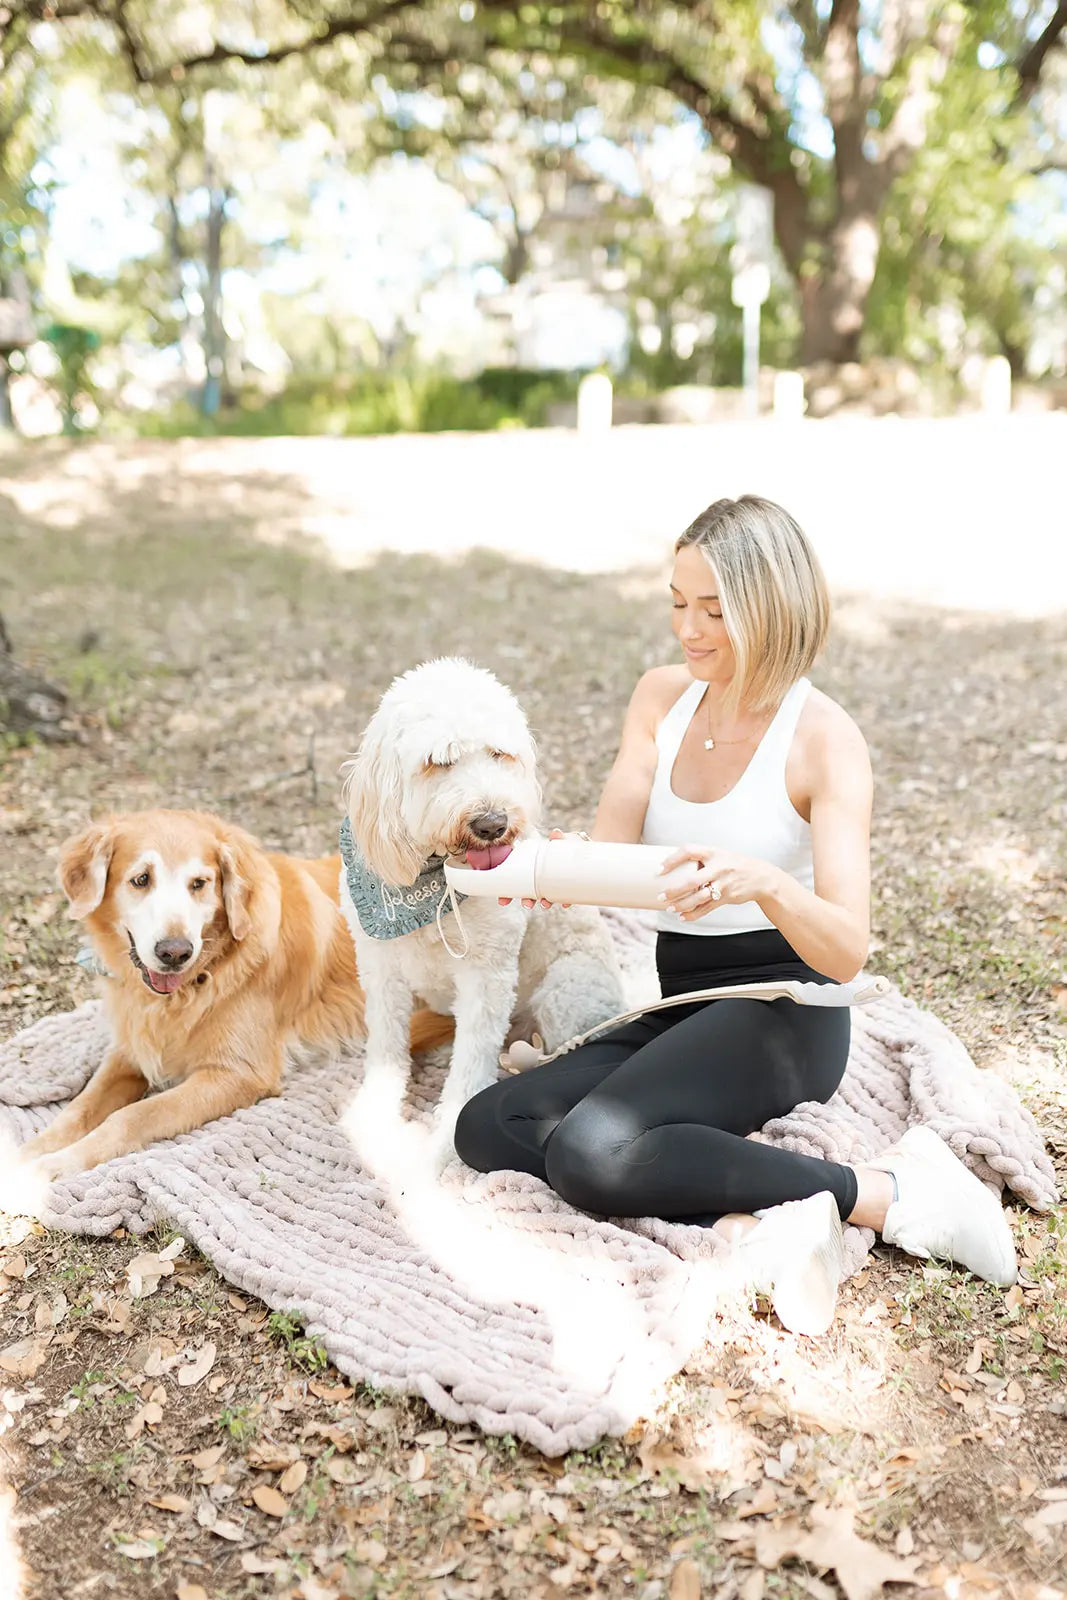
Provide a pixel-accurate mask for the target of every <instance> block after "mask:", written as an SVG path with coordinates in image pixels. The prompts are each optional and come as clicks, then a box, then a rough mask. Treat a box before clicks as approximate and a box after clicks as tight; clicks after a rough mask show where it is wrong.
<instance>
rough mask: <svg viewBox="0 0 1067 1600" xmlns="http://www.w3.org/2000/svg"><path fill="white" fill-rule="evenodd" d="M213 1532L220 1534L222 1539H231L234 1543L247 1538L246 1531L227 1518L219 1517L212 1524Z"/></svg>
mask: <svg viewBox="0 0 1067 1600" xmlns="http://www.w3.org/2000/svg"><path fill="white" fill-rule="evenodd" d="M211 1532H212V1533H215V1534H218V1536H219V1538H220V1539H230V1540H233V1541H237V1540H238V1539H243V1538H244V1536H245V1531H244V1529H243V1528H239V1527H238V1525H237V1523H236V1522H230V1521H228V1520H227V1519H226V1518H225V1517H219V1518H218V1519H217V1520H216V1521H215V1522H213V1523H212V1524H211Z"/></svg>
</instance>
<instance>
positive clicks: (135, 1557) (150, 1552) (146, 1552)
mask: <svg viewBox="0 0 1067 1600" xmlns="http://www.w3.org/2000/svg"><path fill="white" fill-rule="evenodd" d="M160 1548H161V1546H160V1543H159V1541H158V1540H156V1539H127V1538H123V1537H122V1536H121V1535H120V1534H116V1535H115V1549H116V1550H117V1551H118V1552H119V1554H120V1555H123V1556H126V1557H128V1558H129V1560H130V1561H150V1560H151V1559H152V1557H153V1556H158V1554H159V1552H160Z"/></svg>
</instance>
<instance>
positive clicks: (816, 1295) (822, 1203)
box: [735, 1189, 845, 1339]
mask: <svg viewBox="0 0 1067 1600" xmlns="http://www.w3.org/2000/svg"><path fill="white" fill-rule="evenodd" d="M759 1217H760V1221H759V1222H758V1223H757V1225H756V1227H754V1228H752V1229H751V1230H750V1231H749V1232H748V1233H747V1234H745V1236H744V1238H743V1239H741V1240H740V1242H739V1243H738V1245H737V1246H736V1250H735V1260H736V1265H737V1268H738V1270H739V1271H740V1272H741V1273H742V1275H743V1280H744V1282H745V1284H746V1285H748V1286H749V1287H751V1288H753V1289H756V1290H758V1291H759V1293H760V1294H768V1295H770V1299H771V1304H772V1305H773V1307H774V1310H775V1313H776V1315H777V1317H778V1320H779V1322H780V1323H781V1324H782V1326H783V1327H784V1328H788V1329H789V1331H790V1333H804V1334H807V1335H808V1337H809V1338H813V1339H814V1338H817V1337H818V1336H819V1334H822V1333H825V1332H826V1330H827V1328H829V1326H830V1324H831V1323H832V1322H833V1320H834V1312H835V1310H836V1309H837V1291H838V1288H839V1287H840V1284H841V1280H842V1278H843V1277H844V1276H845V1244H844V1237H843V1234H842V1230H841V1216H840V1213H839V1211H838V1209H837V1201H836V1200H835V1199H834V1197H833V1195H832V1194H831V1193H830V1191H829V1190H828V1189H824V1190H823V1191H822V1192H821V1193H819V1194H813V1195H811V1196H810V1197H809V1198H808V1199H807V1200H787V1201H786V1202H785V1204H784V1205H780V1206H771V1207H770V1208H769V1209H768V1210H766V1211H761V1212H760V1213H759Z"/></svg>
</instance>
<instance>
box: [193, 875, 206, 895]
mask: <svg viewBox="0 0 1067 1600" xmlns="http://www.w3.org/2000/svg"><path fill="white" fill-rule="evenodd" d="M206 885H207V879H206V878H194V879H193V880H192V882H191V883H190V885H189V887H190V889H191V890H192V891H193V893H194V894H195V893H196V891H197V890H198V889H203V888H205V887H206Z"/></svg>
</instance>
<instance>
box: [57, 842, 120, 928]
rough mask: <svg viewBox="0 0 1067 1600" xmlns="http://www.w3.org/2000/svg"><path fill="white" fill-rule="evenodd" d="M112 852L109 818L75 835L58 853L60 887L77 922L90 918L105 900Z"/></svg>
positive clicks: (112, 843) (112, 844) (113, 844)
mask: <svg viewBox="0 0 1067 1600" xmlns="http://www.w3.org/2000/svg"><path fill="white" fill-rule="evenodd" d="M114 849H115V823H114V820H113V819H112V818H110V817H109V818H108V819H107V820H106V821H104V822H93V823H91V824H90V825H89V827H88V828H86V829H85V830H84V831H83V832H82V833H77V834H75V835H74V837H73V838H72V839H68V840H67V842H66V844H65V845H64V846H63V848H62V850H61V851H60V853H59V868H58V877H59V886H60V888H61V889H62V890H63V893H64V894H65V895H66V897H67V899H68V900H69V901H70V914H71V916H72V917H73V918H74V919H75V920H76V921H79V922H80V921H81V919H82V918H83V917H87V916H89V914H90V912H93V911H95V910H96V908H97V906H98V905H99V904H100V902H101V900H102V899H103V898H104V890H105V889H106V888H107V873H108V868H109V867H110V865H111V857H112V854H113V853H114Z"/></svg>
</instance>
